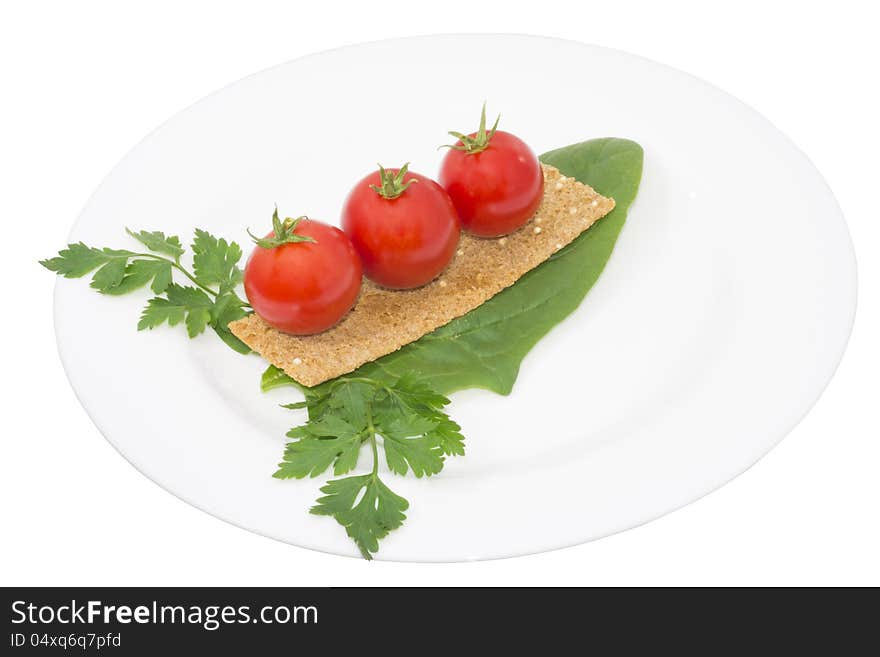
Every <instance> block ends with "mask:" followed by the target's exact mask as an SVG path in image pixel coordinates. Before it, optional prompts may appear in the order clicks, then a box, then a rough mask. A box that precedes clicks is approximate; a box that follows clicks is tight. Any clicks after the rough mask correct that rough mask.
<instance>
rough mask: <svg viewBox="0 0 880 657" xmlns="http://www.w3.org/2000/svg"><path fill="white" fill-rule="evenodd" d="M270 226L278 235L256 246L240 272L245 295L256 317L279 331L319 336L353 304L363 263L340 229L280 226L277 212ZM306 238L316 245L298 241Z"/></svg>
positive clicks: (292, 223) (303, 224)
mask: <svg viewBox="0 0 880 657" xmlns="http://www.w3.org/2000/svg"><path fill="white" fill-rule="evenodd" d="M274 223H275V227H276V230H274V231H272V232H271V233H269V234H268V235H267V236H266V237H265V238H263V239H262V240H255V241H256V242H257V246H256V247H255V248H254V251H253V253H251V257H250V258H249V259H248V263H247V266H246V267H245V270H244V291H245V294H247V298H248V301H250V304H251V306H252V307H253V309H254V311H256V313H257V314H258V315H259V316H260V317H262V318H263V319H264V320H265V321H266V323H267V324H269V325H271V326H274V327H275V328H277V329H278V330H279V331H284V332H285V333H292V334H294V335H309V334H311V333H320V332H321V331H324V330H326V329H328V328H330V327H331V326H333V325H334V324H336V323H337V322H338V321H339V320H340V319H342V318H343V317H344V316H345V314H346V313H347V312H348V311H349V310H351V307H352V306H353V305H354V303H355V301H356V300H357V296H358V293H359V292H360V289H361V261H360V260H359V259H358V256H357V253H355V250H354V248H353V247H352V245H351V242H350V241H349V239H348V237H346V236H345V233H343V232H342V231H341V230H339V229H338V228H334V227H333V226H328V225H327V224H322V223H320V222H318V221H311V220H309V219H300V220H296V221H293V220H290V219H288V220H286V221H285V222H284V224H281V223H280V222H279V221H278V220H277V212H276V215H275V222H274ZM279 229H280V230H279ZM308 238H311V239H312V240H314V241H300V240H303V239H308ZM285 240H288V241H285ZM276 243H277V245H275V246H272V245H273V244H276Z"/></svg>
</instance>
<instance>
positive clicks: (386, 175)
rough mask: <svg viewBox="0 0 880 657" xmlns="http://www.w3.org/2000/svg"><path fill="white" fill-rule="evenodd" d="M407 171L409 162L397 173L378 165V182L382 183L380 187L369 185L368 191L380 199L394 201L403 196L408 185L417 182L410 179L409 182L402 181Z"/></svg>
mask: <svg viewBox="0 0 880 657" xmlns="http://www.w3.org/2000/svg"><path fill="white" fill-rule="evenodd" d="M407 171H409V162H407V163H406V164H404V165H403V166H402V167H400V169H398V171H397V173H395V172H394V171H387V170H386V169H385V168H384V167H383V166H382V165H381V164H380V165H379V181H380V182H381V183H382V184H381V185H370V189H372V190H373V191H374V192H376V193H377V194H378V195H379V196H381V197H382V198H387V199H389V200H391V199H395V198H397V197H398V196H400V195H401V194H403V193H404V192H405V191H406V190H407V189H408V188H409V186H410V185H412V184H413V183H417V182H419V181H418V180H416V179H415V178H410V179H409V180H406V181H404V179H403V178H404V176H406V173H407Z"/></svg>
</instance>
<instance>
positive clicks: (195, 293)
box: [40, 210, 464, 559]
mask: <svg viewBox="0 0 880 657" xmlns="http://www.w3.org/2000/svg"><path fill="white" fill-rule="evenodd" d="M278 223H279V220H278V214H277V210H276V213H275V215H274V217H273V224H275V228H276V233H275V234H276V235H280V236H281V237H280V239H289V240H292V241H309V240H310V239H311V238H308V239H297V238H298V237H299V236H295V235H294V234H293V231H294V230H295V228H296V220H290V221H288V222H285V223H283V224H282V225H281V226H280V229H279V226H278V225H277V224H278ZM126 230H127V231H128V234H129V235H130V236H131V237H133V238H134V239H136V240H137V241H138V242H140V243H141V244H142V245H143V246H145V247H146V248H147V251H149V252H137V251H131V250H127V249H109V248H95V247H91V246H87V245H85V244H83V243H82V242H77V243H76V244H69V245H68V246H67V248H66V249H62V250H61V251H60V252H59V253H58V255H57V256H56V257H54V258H49V259H47V260H42V261H40V264H41V265H43V266H44V267H46V268H47V269H49V270H51V271H54V272H56V273H57V274H58V275H60V276H64V277H65V278H82V277H83V276H85V275H87V274H90V273H92V281H91V286H92V287H93V288H94V289H95V290H97V291H98V292H100V293H102V294H108V295H120V294H127V293H129V292H132V291H134V290H137V289H140V288H143V287H144V286H146V285H149V286H150V289H151V290H152V292H153V293H154V294H155V295H156V296H154V297H153V298H151V299H150V300H149V301H147V305H146V307H145V308H144V310H143V312H142V313H141V317H140V321H139V322H138V325H137V327H138V330H144V329H152V328H155V327H157V326H160V325H162V324H169V325H171V326H175V325H177V324H183V325H184V326H185V327H186V330H187V334H188V335H189V336H190V337H191V338H192V337H195V336H197V335H199V334H201V333H203V332H204V331H205V329H206V328H207V327H208V326H210V327H211V328H212V329H213V330H214V331H215V332H216V333H217V335H218V336H219V337H220V338H221V339H222V340H223V341H224V342H225V343H226V344H227V345H229V346H230V347H231V348H232V349H234V350H235V351H238V352H240V353H245V354H246V353H249V352H250V349H249V348H248V347H247V345H245V344H244V343H243V342H241V341H240V340H239V339H238V338H236V337H235V336H234V335H233V334H232V333H231V332H230V331H229V329H228V328H227V325H228V324H229V322H231V321H234V320H236V319H240V318H242V317H244V316H245V315H247V314H248V313H249V312H250V310H251V308H250V306H249V305H248V304H247V303H246V302H245V301H243V300H242V299H241V297H239V296H238V294H237V293H236V289H237V287H238V285H239V284H240V283H241V282H242V271H241V269H240V268H239V266H238V263H239V261H240V260H241V256H242V252H241V247H239V245H238V244H236V243H235V242H227V241H226V240H225V239H222V238H217V237H215V236H213V235H211V234H210V233H208V232H206V231H204V230H196V231H195V235H194V237H193V241H192V245H191V248H192V270H190V269H188V268H187V267H186V266H184V264H183V262H182V260H181V259H182V257H183V256H184V254H185V249H184V248H183V246H182V244H181V242H180V239H179V238H178V237H177V236H176V235H169V236H166V235H165V234H164V233H162V232H159V231H152V232H151V231H145V230H141V231H138V232H134V231H131V230H128V229H126ZM258 244H259V243H258ZM260 246H263V245H260ZM264 248H269V247H267V246H264ZM93 272H94V273H93ZM175 274H179V275H182V276H183V277H184V278H186V279H187V280H188V281H189V283H191V285H186V284H179V283H176V282H175V281H174V275H175ZM292 383H293V380H292V379H290V377H288V376H287V375H286V374H284V373H283V372H282V371H281V370H279V369H277V368H275V367H274V366H270V367H269V369H268V370H267V372H266V374H264V375H263V381H262V389H263V390H264V391H265V390H269V389H271V388H274V387H278V386H281V385H290V384H292ZM302 390H303V393H304V395H305V401H302V402H296V403H292V404H285V405H284V407H285V408H289V409H306V410H307V411H308V420H307V421H306V422H305V423H304V424H302V425H300V426H297V427H294V428H293V429H291V430H290V431H288V432H287V436H288V437H289V438H292V439H293V440H291V441H290V442H288V443H287V445H286V447H285V450H284V456H283V460H282V462H281V463H279V464H278V470H277V471H276V472H275V473H274V475H273V476H274V477H276V478H278V479H291V478H293V479H302V478H304V477H317V476H319V475H321V474H323V473H324V472H325V471H327V470H328V469H329V468H331V466H332V469H333V475H334V476H335V477H336V478H335V479H331V480H330V481H328V482H327V483H325V484H324V486H322V487H321V493H323V495H322V496H321V497H319V498H318V500H317V502H316V504H315V506H313V507H312V508H311V513H314V514H316V515H324V516H331V517H333V518H335V519H336V521H337V522H338V523H339V524H341V525H342V526H343V527H345V531H346V532H347V534H348V535H349V536H350V537H351V538H352V540H354V542H355V544H356V545H357V546H358V548H359V549H360V552H361V554H362V555H363V556H364V558H365V559H372V558H373V555H374V554H375V553H376V552H377V551H378V549H379V541H380V540H382V539H383V538H385V537H386V536H387V535H388V533H389V532H391V531H393V530H395V529H397V528H398V527H400V526H401V525H402V524H403V522H404V521H405V520H406V514H405V512H406V511H407V509H409V502H408V501H407V500H405V499H404V498H403V497H401V496H399V495H397V494H396V493H394V492H393V491H392V490H391V489H390V488H389V487H388V486H387V485H386V484H385V482H384V481H383V480H382V477H380V475H379V463H380V460H379V451H380V447H381V451H382V452H383V453H384V455H385V463H386V464H387V466H388V469H389V470H390V471H391V472H392V473H393V474H396V475H405V474H407V473H409V472H412V474H414V475H415V476H416V477H430V476H432V475H435V474H437V473H438V472H440V471H441V470H442V469H443V466H444V463H445V462H446V458H447V457H450V456H461V455H463V454H464V437H463V436H462V434H461V427H459V425H458V424H456V423H455V422H454V421H453V420H452V419H450V417H449V416H448V415H447V414H446V412H445V411H444V408H445V407H446V406H447V405H448V404H449V399H447V398H446V397H444V396H443V395H441V394H439V393H437V392H436V391H435V390H434V389H432V388H431V387H430V386H429V385H427V384H426V383H424V381H422V380H420V379H419V378H418V377H417V376H415V375H413V374H405V375H403V376H401V377H400V378H398V379H397V380H395V381H394V382H393V383H388V382H382V381H378V380H376V379H371V378H367V377H358V376H348V377H345V376H343V377H340V378H337V379H334V380H333V381H331V382H328V383H325V384H322V385H321V386H318V387H315V388H302ZM365 446H369V452H370V454H371V455H372V467H371V469H370V471H369V472H367V473H365V474H350V473H352V472H353V471H354V470H356V469H357V466H358V461H359V459H360V454H361V451H362V448H363V447H365ZM344 475H348V476H344Z"/></svg>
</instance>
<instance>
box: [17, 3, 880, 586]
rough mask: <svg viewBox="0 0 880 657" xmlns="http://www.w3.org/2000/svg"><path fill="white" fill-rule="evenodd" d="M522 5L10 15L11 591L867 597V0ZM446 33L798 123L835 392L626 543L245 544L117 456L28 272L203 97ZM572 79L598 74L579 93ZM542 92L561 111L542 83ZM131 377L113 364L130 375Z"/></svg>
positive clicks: (879, 565) (46, 284) (48, 289)
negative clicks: (657, 81) (517, 547)
mask: <svg viewBox="0 0 880 657" xmlns="http://www.w3.org/2000/svg"><path fill="white" fill-rule="evenodd" d="M514 4H515V3H511V2H480V3H476V2H472V1H471V2H457V1H452V0H447V1H444V2H441V3H426V4H424V5H422V4H420V3H413V2H408V3H386V4H381V3H380V4H377V3H373V2H371V3H363V2H358V3H341V2H331V1H329V0H328V1H326V2H322V3H295V2H289V1H288V2H277V3H270V2H253V1H251V2H240V3H228V2H217V1H214V2H164V1H158V0H154V1H152V2H149V3H125V2H88V1H80V2H76V3H71V2H57V3H52V2H27V3H26V2H15V1H12V2H6V3H4V4H3V5H2V9H0V210H2V214H0V217H2V225H3V235H4V236H5V240H4V241H5V244H4V248H3V250H2V253H3V257H2V261H0V262H2V265H0V266H2V268H3V269H2V271H3V281H4V283H5V285H6V290H5V293H4V295H3V296H4V298H5V300H6V303H5V318H4V321H3V322H2V323H0V327H2V329H0V330H2V331H3V343H2V344H3V346H4V349H3V359H2V361H0V362H2V365H0V367H2V370H0V371H2V378H0V381H2V386H3V390H2V400H3V402H2V408H3V415H2V420H3V430H2V434H3V436H2V450H3V453H2V457H0V514H2V516H0V523H2V530H0V535H2V538H0V585H60V584H68V585H74V584H90V585H136V584H142V585H163V584H167V585H173V584H178V585H199V584H202V585H223V584H229V585H319V586H323V585H369V584H383V585H384V584H388V585H392V584H398V585H428V584H437V585H450V584H461V585H478V584H487V585H489V584H495V585H510V584H556V585H565V584H581V585H615V584H616V585H635V584H639V585H651V584H681V585H685V584H690V585H704V584H731V585H737V584H768V585H777V584H780V585H781V584H796V585H797V584H873V585H878V584H880V560H878V558H877V555H878V554H880V513H878V502H880V475H878V468H880V441H878V439H880V421H878V413H880V411H878V402H880V398H878V391H880V380H878V372H880V369H878V365H880V347H878V336H880V261H878V259H877V257H876V256H875V250H876V249H878V248H880V239H878V238H880V228H878V224H880V212H878V189H880V182H878V181H880V166H878V153H880V128H878V124H877V122H878V121H880V95H878V83H877V81H878V77H877V75H878V73H877V64H876V62H877V61H880V41H878V40H877V38H876V34H875V31H876V26H877V24H878V21H877V17H876V16H871V15H869V14H868V11H869V10H868V9H866V7H868V3H861V5H860V3H855V2H853V3H849V2H840V1H838V2H835V3H833V5H832V6H831V7H830V8H829V5H827V4H823V5H819V4H818V3H815V4H813V3H805V2H798V3H782V2H779V3H772V2H766V1H765V2H760V3H749V2H736V3H730V4H729V5H728V7H727V8H726V9H725V8H724V7H720V6H718V5H717V3H697V2H693V3H684V2H670V1H667V2H663V3H648V2H645V3H635V2H623V1H616V2H613V3H609V2H607V1H606V2H601V3H591V2H585V1H583V0H581V1H579V2H571V3H564V2H554V3H533V4H531V5H526V4H525V3H517V5H518V7H519V8H513V5H514ZM860 6H861V8H860ZM459 31H473V32H486V31H490V32H518V33H531V34H541V35H547V36H559V37H564V38H569V39H575V40H580V41H587V42H592V43H597V44H600V45H605V46H611V47H615V48H619V49H623V50H627V51H629V52H632V53H636V54H639V55H643V56H646V57H649V58H652V59H656V60H658V61H660V62H663V63H666V64H669V65H672V66H675V67H678V68H681V69H683V70H685V71H687V72H690V73H693V74H695V75H697V76H699V77H702V78H704V79H706V80H709V81H710V82H713V83H714V84H716V85H718V86H720V87H721V88H723V89H725V90H726V91H728V92H730V93H732V94H733V95H735V96H737V97H739V98H740V99H742V100H744V101H745V102H747V103H749V104H750V105H752V106H753V107H755V108H756V109H757V110H758V111H760V112H762V113H763V114H764V115H766V116H767V117H768V118H769V119H770V120H771V121H773V122H774V123H775V124H776V125H777V126H778V127H779V128H780V129H781V130H782V131H783V132H785V133H787V134H788V135H789V136H790V137H791V138H792V139H793V140H794V141H795V142H796V143H797V144H798V145H799V146H800V147H801V148H802V149H803V150H804V151H805V152H806V153H807V155H808V156H809V157H810V158H811V159H812V160H813V162H814V163H815V164H816V166H817V167H818V168H819V170H820V171H821V172H822V173H823V174H824V175H825V177H826V178H827V180H828V182H829V184H830V185H831V188H832V189H833V190H834V192H835V194H836V195H837V197H838V199H839V201H840V204H841V206H842V208H843V211H844V214H845V216H846V217H847V220H848V222H849V226H850V230H851V232H852V236H853V240H854V242H855V246H856V253H857V257H858V258H859V275H860V295H859V296H860V300H859V309H858V315H857V319H856V325H855V329H854V332H853V336H852V339H851V342H850V346H849V350H848V352H847V354H846V356H845V357H844V360H843V363H842V364H841V366H840V369H839V370H838V373H837V375H836V376H835V378H834V380H833V381H832V383H831V385H830V386H829V388H828V390H827V391H826V393H825V395H824V396H823V397H822V398H821V400H820V401H819V403H818V404H817V405H816V407H815V408H814V409H813V411H812V412H811V413H810V414H809V415H808V416H807V418H806V419H805V420H804V421H803V422H802V423H801V424H800V425H799V426H798V427H797V428H796V429H795V430H794V431H793V432H792V433H791V434H790V435H789V436H788V438H786V439H785V440H784V441H783V442H782V444H781V445H779V446H778V447H777V448H776V449H774V450H773V451H772V452H771V453H770V454H769V455H768V456H767V457H765V458H764V459H763V460H761V461H760V462H759V463H758V464H757V465H755V466H754V467H753V468H751V469H750V470H749V471H747V472H746V473H745V474H743V475H742V476H740V477H738V478H737V479H735V480H734V481H733V482H731V483H730V484H728V485H727V486H725V487H723V488H722V489H720V490H718V491H717V492H715V493H713V494H711V495H709V496H708V497H706V498H703V499H702V500H699V501H698V502H696V503H694V504H691V505H690V506H688V507H686V508H684V509H682V510H679V511H677V512H675V513H673V514H671V515H668V516H666V517H664V518H662V519H660V520H657V521H655V522H653V523H650V524H648V525H646V526H643V527H640V528H637V529H633V530H630V531H627V532H624V533H622V534H618V535H616V536H612V537H609V538H605V539H603V540H600V541H597V542H594V543H591V544H587V545H582V546H579V547H575V548H568V549H565V550H561V551H556V552H552V553H548V554H543V555H537V556H530V557H523V558H517V559H508V560H503V561H495V562H484V563H469V564H445V565H444V564H431V565H422V564H392V563H379V562H374V563H366V562H362V561H359V560H354V559H346V558H341V557H335V556H327V555H323V554H318V553H313V552H309V551H306V550H302V549H299V548H295V547H291V546H288V545H284V544H281V543H278V542H274V541H272V540H269V539H266V538H262V537H259V536H256V535H252V534H249V533H247V532H245V531H243V530H240V529H237V528H235V527H233V526H231V525H228V524H226V523H224V522H222V521H220V520H216V519H214V518H212V517H210V516H208V515H206V514H204V513H202V512H201V511H198V510H196V509H195V508H192V507H190V506H188V505H186V504H185V503H184V502H181V501H180V500H178V499H176V498H175V497H173V496H172V495H170V494H169V493H166V492H165V491H163V490H161V489H160V488H159V487H157V486H156V485H154V484H153V483H151V482H150V481H149V480H147V479H146V478H145V477H143V476H141V475H140V474H138V473H137V472H136V471H135V470H134V469H133V468H132V467H131V466H130V465H129V464H128V463H127V462H126V461H125V460H124V459H122V458H121V457H120V456H119V455H118V454H117V453H116V452H115V451H114V450H113V448H112V447H110V445H109V444H108V443H107V442H106V441H105V440H104V439H103V438H102V436H101V435H100V433H99V432H98V431H97V429H96V428H95V427H94V426H93V425H92V423H91V421H90V420H89V419H88V417H87V416H86V414H85V412H84V411H83V410H82V408H81V407H80V405H79V403H78V402H77V400H76V398H75V396H74V394H73V392H72V391H71V389H70V387H69V386H68V383H67V380H66V378H65V376H64V372H63V370H62V368H61V364H60V362H59V360H58V357H57V353H56V349H55V341H54V335H53V329H52V287H53V285H54V280H53V276H52V274H50V273H49V272H47V271H45V270H42V268H40V267H39V266H38V265H37V264H36V261H37V260H38V259H40V258H44V257H48V256H50V255H52V254H53V253H54V252H55V251H57V250H58V248H60V247H61V246H62V245H63V243H64V240H65V237H66V236H67V233H68V230H69V228H70V226H71V225H72V223H73V221H74V219H75V217H76V216H77V214H78V212H79V210H80V208H81V207H82V206H83V205H84V203H85V201H86V199H87V198H88V196H89V195H90V194H91V192H92V190H93V189H94V188H95V187H96V186H97V184H98V183H99V182H100V180H101V179H102V178H103V176H104V175H105V174H106V173H107V172H108V171H109V170H110V169H111V168H112V167H113V166H114V164H115V163H116V162H117V161H118V160H119V159H120V158H121V157H122V156H123V155H124V154H125V153H126V151H127V150H128V149H129V148H131V147H132V146H133V145H134V144H135V143H136V142H137V141H139V139H140V138H141V137H143V136H144V135H145V134H146V133H147V132H149V131H150V130H152V129H153V128H154V127H156V126H157V125H158V124H159V123H161V122H162V121H163V120H164V119H166V118H167V117H169V116H170V115H172V114H173V113H175V112H176V111H178V110H180V109H182V108H184V107H185V106H187V105H189V104H190V103H192V102H194V101H195V100H198V99H199V98H200V97H201V96H203V95H205V94H207V93H209V92H211V91H213V90H215V89H217V88H218V87H221V86H223V85H225V84H227V83H229V82H232V81H234V80H236V79H238V78H240V77H243V76H245V75H247V74H249V73H252V72H255V71H258V70H260V69H263V68H266V67H269V66H272V65H274V64H277V63H280V62H283V61H286V60H289V59H292V58H295V57H298V56H300V55H303V54H307V53H310V52H314V51H319V50H324V49H328V48H332V47H336V46H339V45H345V44H351V43H357V42H359V41H367V40H374V39H380V38H385V37H394V36H409V35H414V34H427V33H436V32H459ZM475 71H478V74H481V75H491V71H480V70H479V67H478V65H475V70H474V71H450V77H449V79H446V80H438V84H445V85H447V86H448V88H449V93H455V81H454V78H455V76H456V75H472V74H474V73H475ZM581 76H589V71H579V72H577V73H573V74H572V83H573V84H577V83H578V79H579V77H581ZM377 93H381V89H377ZM536 93H541V94H546V95H547V98H548V111H550V112H552V90H541V89H539V90H536ZM303 102H315V103H320V102H321V99H320V98H311V97H309V96H307V95H306V96H304V97H303ZM356 111H357V106H356V104H355V105H353V106H352V112H356ZM645 111H650V108H645ZM218 138H221V139H222V135H218ZM744 221H747V217H744ZM87 319H88V318H85V321H87ZM136 376H138V373H137V372H124V373H122V374H121V377H120V385H124V379H125V377H136ZM747 410H748V409H744V411H743V412H747ZM157 412H160V411H159V410H157ZM560 457H561V458H564V455H560Z"/></svg>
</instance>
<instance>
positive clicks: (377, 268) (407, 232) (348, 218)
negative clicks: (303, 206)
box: [342, 165, 460, 289]
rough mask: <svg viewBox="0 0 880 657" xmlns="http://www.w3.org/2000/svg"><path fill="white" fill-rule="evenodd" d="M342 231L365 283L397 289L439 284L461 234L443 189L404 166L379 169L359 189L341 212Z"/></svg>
mask: <svg viewBox="0 0 880 657" xmlns="http://www.w3.org/2000/svg"><path fill="white" fill-rule="evenodd" d="M342 229H343V230H344V231H345V233H346V234H347V235H348V236H349V237H350V238H351V243H352V244H353V245H354V248H355V250H356V251H357V252H358V255H359V256H360V257H361V262H363V265H364V273H365V274H366V276H367V278H370V279H372V280H373V281H375V282H376V283H378V284H379V285H382V286H384V287H389V288H393V289H407V288H413V287H419V286H420V285H424V284H425V283H428V282H430V281H431V280H433V279H434V278H436V277H437V275H438V274H439V273H440V272H441V271H443V269H444V268H445V267H446V265H448V264H449V261H450V260H452V256H453V254H454V253H455V247H456V245H457V244H458V237H459V234H460V228H459V222H458V215H457V214H456V212H455V207H454V206H453V205H452V201H451V200H450V199H449V196H448V195H447V194H446V192H445V191H444V190H443V188H442V187H440V185H438V184H437V183H436V182H434V181H433V180H431V179H430V178H427V177H426V176H422V175H420V174H417V173H412V172H410V171H408V170H407V166H406V165H405V166H403V167H402V168H400V169H387V170H386V169H382V168H381V167H380V168H379V171H376V172H374V173H371V174H370V175H368V176H367V177H365V178H364V179H363V180H361V181H360V182H359V183H358V184H357V185H355V187H354V189H352V190H351V193H350V194H349V195H348V199H347V200H346V202H345V207H344V208H343V210H342Z"/></svg>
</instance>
